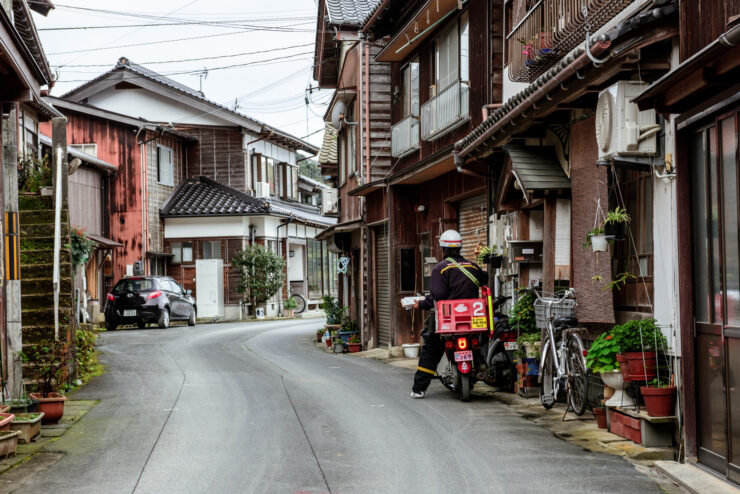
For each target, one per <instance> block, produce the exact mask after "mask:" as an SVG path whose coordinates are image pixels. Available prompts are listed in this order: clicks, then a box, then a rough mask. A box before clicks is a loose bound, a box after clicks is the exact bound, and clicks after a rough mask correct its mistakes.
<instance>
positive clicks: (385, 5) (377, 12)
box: [360, 0, 391, 33]
mask: <svg viewBox="0 0 740 494" xmlns="http://www.w3.org/2000/svg"><path fill="white" fill-rule="evenodd" d="M390 3H391V0H383V1H382V2H381V3H380V5H378V7H377V8H376V9H375V12H374V13H373V15H372V16H371V17H370V19H368V20H367V22H365V24H364V25H363V26H362V29H361V30H360V32H361V33H366V32H368V31H369V30H370V28H371V27H373V25H374V24H375V23H376V22H377V21H378V20H380V18H381V17H382V16H383V14H384V13H385V11H386V9H387V8H388V5H389V4H390Z"/></svg>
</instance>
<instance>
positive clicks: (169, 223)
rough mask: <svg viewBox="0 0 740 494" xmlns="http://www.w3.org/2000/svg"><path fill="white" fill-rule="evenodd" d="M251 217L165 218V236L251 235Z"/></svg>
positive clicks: (210, 236) (211, 236)
mask: <svg viewBox="0 0 740 494" xmlns="http://www.w3.org/2000/svg"><path fill="white" fill-rule="evenodd" d="M249 220H250V218H249V217H243V216H223V217H216V218H165V220H164V238H213V237H247V236H249V224H250V221H249Z"/></svg>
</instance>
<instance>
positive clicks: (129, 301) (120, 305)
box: [105, 276, 197, 331]
mask: <svg viewBox="0 0 740 494" xmlns="http://www.w3.org/2000/svg"><path fill="white" fill-rule="evenodd" d="M196 316H197V308H196V305H195V299H194V298H193V296H192V292H191V291H190V290H183V288H182V287H181V286H180V285H179V284H178V283H177V282H176V281H175V280H173V279H172V278H169V277H167V276H133V277H129V278H123V279H122V280H121V281H119V282H118V283H116V286H115V287H113V291H112V292H111V293H109V294H108V300H107V301H106V303H105V327H106V328H107V329H108V330H109V331H112V330H114V329H116V327H118V326H121V325H124V324H137V325H138V326H139V328H144V327H146V325H147V324H148V323H156V324H157V325H159V327H160V328H167V327H169V325H170V321H187V322H188V325H189V326H195V318H196Z"/></svg>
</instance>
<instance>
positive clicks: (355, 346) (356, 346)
mask: <svg viewBox="0 0 740 494" xmlns="http://www.w3.org/2000/svg"><path fill="white" fill-rule="evenodd" d="M347 346H348V347H349V353H357V352H361V351H362V343H347Z"/></svg>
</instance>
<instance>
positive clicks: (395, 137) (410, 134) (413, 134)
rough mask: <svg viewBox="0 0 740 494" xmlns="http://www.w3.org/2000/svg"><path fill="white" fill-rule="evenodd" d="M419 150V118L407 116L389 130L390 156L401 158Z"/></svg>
mask: <svg viewBox="0 0 740 494" xmlns="http://www.w3.org/2000/svg"><path fill="white" fill-rule="evenodd" d="M417 149H419V117H415V116H413V115H409V116H408V117H406V118H404V119H403V120H401V121H400V122H398V123H397V124H396V125H394V126H393V127H392V128H391V154H392V155H393V157H394V158H403V157H404V156H406V155H407V154H409V153H412V152H414V151H416V150H417Z"/></svg>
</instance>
